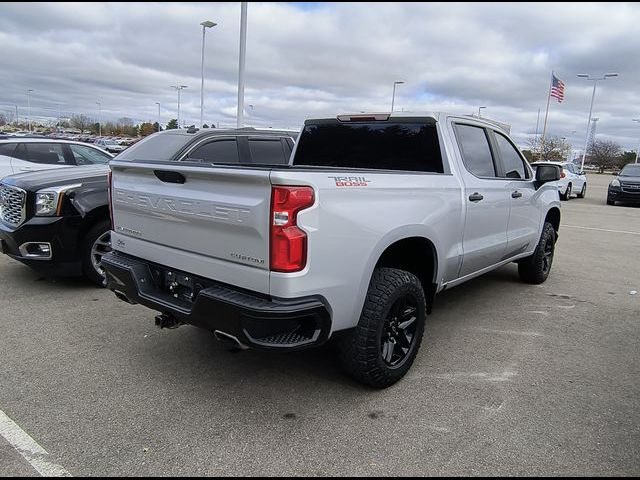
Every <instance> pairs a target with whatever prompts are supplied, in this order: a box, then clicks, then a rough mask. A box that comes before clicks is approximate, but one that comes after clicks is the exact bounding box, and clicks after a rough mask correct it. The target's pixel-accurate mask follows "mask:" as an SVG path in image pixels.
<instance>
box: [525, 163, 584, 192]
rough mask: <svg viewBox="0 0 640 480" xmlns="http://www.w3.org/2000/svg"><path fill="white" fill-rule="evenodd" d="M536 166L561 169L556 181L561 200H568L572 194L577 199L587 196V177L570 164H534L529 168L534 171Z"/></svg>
mask: <svg viewBox="0 0 640 480" xmlns="http://www.w3.org/2000/svg"><path fill="white" fill-rule="evenodd" d="M538 165H557V166H558V167H560V168H561V169H562V171H561V172H560V180H558V182H557V185H558V193H559V194H560V198H561V199H562V200H569V198H571V195H572V194H574V193H575V194H576V196H577V197H578V198H584V197H585V195H586V194H587V176H586V175H585V174H584V172H581V171H580V169H579V168H578V167H577V166H576V165H574V164H573V163H571V162H535V163H532V164H531V167H532V168H533V169H534V171H535V169H536V167H537V166H538Z"/></svg>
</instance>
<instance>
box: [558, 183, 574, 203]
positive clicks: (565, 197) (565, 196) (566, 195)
mask: <svg viewBox="0 0 640 480" xmlns="http://www.w3.org/2000/svg"><path fill="white" fill-rule="evenodd" d="M560 198H562V200H569V199H570V198H571V184H569V185H567V189H566V190H565V192H564V193H563V194H560Z"/></svg>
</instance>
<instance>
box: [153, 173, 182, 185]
mask: <svg viewBox="0 0 640 480" xmlns="http://www.w3.org/2000/svg"><path fill="white" fill-rule="evenodd" d="M153 173H154V174H155V176H156V177H158V180H160V181H161V182H164V183H179V184H183V183H184V182H185V181H186V180H187V179H186V178H185V176H184V175H183V174H181V173H180V172H173V171H170V170H154V171H153Z"/></svg>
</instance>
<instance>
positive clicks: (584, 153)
mask: <svg viewBox="0 0 640 480" xmlns="http://www.w3.org/2000/svg"><path fill="white" fill-rule="evenodd" d="M617 76H618V74H617V73H605V74H604V75H602V76H601V77H594V76H591V75H590V74H588V73H580V74H578V77H579V78H586V79H587V80H591V81H592V82H593V93H592V94H591V106H590V107H589V121H588V122H587V133H586V135H585V138H584V152H582V164H581V165H580V171H581V172H584V159H585V157H586V156H587V143H588V142H589V129H590V127H591V114H592V113H593V100H594V99H595V98H596V86H597V85H598V81H599V80H605V79H607V78H609V77H617Z"/></svg>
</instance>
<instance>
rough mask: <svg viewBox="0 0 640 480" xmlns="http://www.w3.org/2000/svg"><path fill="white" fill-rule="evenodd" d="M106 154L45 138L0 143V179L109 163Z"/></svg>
mask: <svg viewBox="0 0 640 480" xmlns="http://www.w3.org/2000/svg"><path fill="white" fill-rule="evenodd" d="M111 158H113V155H111V154H110V153H109V152H105V151H104V150H102V149H100V148H98V147H94V146H93V145H87V144H86V143H80V142H72V141H69V140H54V139H48V138H25V137H18V138H8V139H5V140H0V179H2V178H4V177H6V176H8V175H13V174H14V173H22V172H31V171H35V170H49V169H52V168H63V167H73V166H78V165H93V164H103V165H106V164H108V163H109V160H111Z"/></svg>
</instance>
